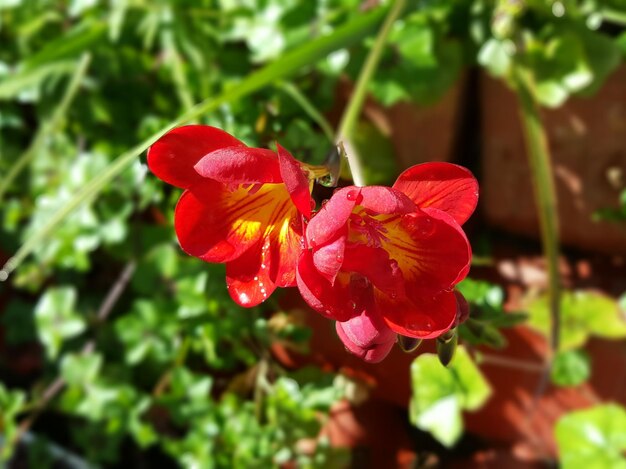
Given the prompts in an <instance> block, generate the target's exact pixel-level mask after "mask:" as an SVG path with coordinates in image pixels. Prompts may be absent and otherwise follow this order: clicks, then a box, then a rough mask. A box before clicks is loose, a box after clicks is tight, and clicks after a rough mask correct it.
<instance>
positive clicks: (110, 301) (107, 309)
mask: <svg viewBox="0 0 626 469" xmlns="http://www.w3.org/2000/svg"><path fill="white" fill-rule="evenodd" d="M136 267H137V263H136V262H135V261H134V260H133V261H130V262H129V263H128V264H126V267H124V270H122V272H121V274H120V276H119V277H118V279H117V281H116V282H115V283H114V284H113V286H112V287H111V289H110V290H109V292H108V293H107V295H106V297H105V298H104V300H103V301H102V304H101V305H100V308H99V309H98V314H97V316H96V320H97V324H102V323H103V322H104V321H105V320H106V319H107V317H108V316H109V314H110V313H111V311H112V310H113V307H114V306H115V303H117V301H118V300H119V298H120V296H121V295H122V293H123V292H124V289H125V288H126V286H127V285H128V282H129V281H130V279H131V277H132V275H133V273H134V272H135V268H136ZM95 345H96V341H95V339H91V340H90V341H89V342H87V343H86V344H85V346H84V347H83V348H82V350H81V352H80V353H81V355H88V354H90V353H91V352H92V351H93V350H94V348H95ZM65 384H66V383H65V380H64V379H63V378H62V377H61V376H58V377H57V378H56V379H55V380H54V381H53V382H52V383H50V385H49V386H48V387H47V388H46V389H45V390H44V392H43V394H42V395H41V398H40V400H39V402H37V404H36V405H35V406H34V407H33V410H32V412H31V414H30V415H29V416H28V417H27V418H25V419H24V420H23V421H22V422H21V423H20V426H19V428H18V430H17V432H16V433H15V436H14V438H13V440H12V441H11V444H12V445H15V444H17V443H18V442H19V441H20V440H21V438H22V436H23V435H24V434H25V433H26V432H27V431H28V430H29V429H30V428H31V427H32V426H33V424H34V423H35V421H36V420H37V418H38V417H39V415H40V414H41V412H43V410H44V409H45V408H46V407H47V406H48V404H49V403H50V401H51V400H52V399H54V398H55V397H56V396H57V395H58V394H59V393H60V392H61V391H62V390H63V388H64V387H65Z"/></svg>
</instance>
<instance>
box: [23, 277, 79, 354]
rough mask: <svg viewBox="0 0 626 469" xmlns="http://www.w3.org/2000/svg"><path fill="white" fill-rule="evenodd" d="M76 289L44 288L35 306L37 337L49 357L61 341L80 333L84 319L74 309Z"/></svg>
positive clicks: (59, 347)
mask: <svg viewBox="0 0 626 469" xmlns="http://www.w3.org/2000/svg"><path fill="white" fill-rule="evenodd" d="M75 306H76V289H75V288H74V287H53V288H49V289H48V290H46V292H45V293H44V294H43V295H42V296H41V298H40V299H39V302H38V303H37V306H36V307H35V322H36V324H37V329H38V334H39V339H40V340H41V341H42V342H43V344H44V345H45V347H46V353H47V354H48V356H49V357H50V358H55V357H56V356H57V355H58V353H59V351H60V349H61V345H62V344H63V341H64V340H65V339H69V338H71V337H75V336H77V335H79V334H81V333H82V332H83V331H84V330H85V328H86V324H85V320H84V319H83V318H82V317H81V316H80V315H79V314H78V313H77V312H76V311H75V309H74V308H75Z"/></svg>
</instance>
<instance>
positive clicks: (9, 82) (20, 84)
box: [0, 60, 76, 100]
mask: <svg viewBox="0 0 626 469" xmlns="http://www.w3.org/2000/svg"><path fill="white" fill-rule="evenodd" d="M75 69H76V61H75V60H60V61H57V62H53V63H49V64H43V65H40V66H39V67H37V68H33V69H28V70H23V71H20V72H18V73H16V74H14V75H8V76H6V77H5V78H4V79H2V81H0V100H8V99H15V98H16V97H17V96H19V94H20V93H21V92H23V91H26V90H30V89H33V88H37V87H39V86H41V84H42V83H43V82H44V81H45V80H47V79H49V78H52V77H59V76H63V75H69V74H71V73H72V72H73V71H74V70H75Z"/></svg>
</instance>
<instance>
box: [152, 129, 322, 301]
mask: <svg viewBox="0 0 626 469" xmlns="http://www.w3.org/2000/svg"><path fill="white" fill-rule="evenodd" d="M148 166H149V167H150V170H151V171H152V172H153V173H154V174H155V175H156V176H158V177H159V178H160V179H162V180H163V181H165V182H167V183H169V184H172V185H174V186H177V187H181V188H183V189H185V191H184V192H183V194H182V196H181V197H180V200H179V201H178V205H177V206H176V212H175V219H174V224H175V229H176V234H177V236H178V240H179V242H180V245H181V247H182V248H183V250H185V252H187V253H188V254H191V255H192V256H195V257H198V258H200V259H202V260H204V261H207V262H219V263H221V262H224V263H226V283H227V286H228V290H229V292H230V295H231V296H232V298H233V299H234V300H235V301H236V302H237V303H238V304H240V305H242V306H255V305H258V304H259V303H261V302H263V301H264V300H265V299H266V298H267V297H268V296H269V295H270V294H271V293H272V292H273V291H274V290H275V289H276V287H277V286H278V287H290V286H295V283H296V274H295V271H296V263H297V260H298V257H299V256H300V252H301V250H302V226H303V223H302V216H305V217H306V218H309V217H310V216H311V202H312V201H311V196H310V188H309V178H308V177H307V175H306V174H305V172H304V171H303V168H302V166H301V165H300V164H299V163H298V162H297V161H296V160H295V159H294V158H293V157H292V156H291V155H290V154H289V153H288V152H287V151H286V150H284V149H283V148H282V147H280V145H279V146H278V154H276V153H274V152H272V151H270V150H265V149H261V148H250V147H247V146H245V145H244V144H243V143H242V142H241V141H239V140H237V139H236V138H235V137H233V136H231V135H229V134H227V133H226V132H224V131H222V130H220V129H216V128H214V127H209V126H203V125H190V126H185V127H179V128H176V129H174V130H172V131H170V132H169V133H167V134H166V135H164V136H163V137H161V138H160V139H159V140H158V141H157V142H156V143H155V144H154V145H152V147H150V149H149V151H148Z"/></svg>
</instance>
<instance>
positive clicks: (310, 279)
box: [296, 250, 357, 321]
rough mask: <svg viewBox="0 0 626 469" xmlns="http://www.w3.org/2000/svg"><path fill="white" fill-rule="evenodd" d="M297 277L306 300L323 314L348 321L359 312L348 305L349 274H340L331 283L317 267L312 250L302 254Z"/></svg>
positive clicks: (330, 317)
mask: <svg viewBox="0 0 626 469" xmlns="http://www.w3.org/2000/svg"><path fill="white" fill-rule="evenodd" d="M296 278H297V282H298V290H299V291H300V294H301V295H302V298H303V299H304V301H306V302H307V304H308V305H309V306H310V307H311V308H313V309H314V310H315V311H317V312H318V313H320V314H321V315H323V316H325V317H327V318H329V319H335V320H337V321H347V320H348V319H350V318H352V317H354V316H355V314H357V311H356V309H355V308H350V307H348V306H349V305H348V303H349V300H350V295H349V276H347V275H346V274H342V275H339V276H337V278H336V279H335V283H334V284H333V285H331V284H330V282H329V281H328V280H326V278H324V277H323V276H322V274H320V272H319V271H318V270H317V269H316V268H315V264H314V263H313V254H312V253H311V251H310V250H305V251H304V252H303V253H302V255H301V256H300V260H299V262H298V269H297V271H296Z"/></svg>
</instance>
